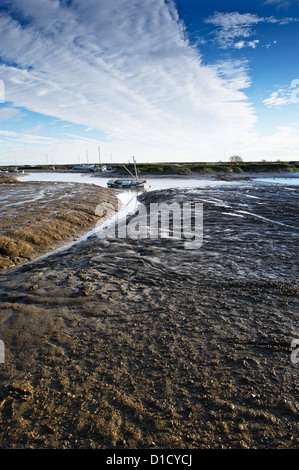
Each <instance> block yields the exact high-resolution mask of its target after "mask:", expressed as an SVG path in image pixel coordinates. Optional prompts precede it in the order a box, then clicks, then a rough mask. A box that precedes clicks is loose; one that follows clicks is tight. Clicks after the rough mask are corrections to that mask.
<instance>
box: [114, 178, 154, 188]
mask: <svg viewBox="0 0 299 470" xmlns="http://www.w3.org/2000/svg"><path fill="white" fill-rule="evenodd" d="M144 184H145V181H132V180H119V179H116V180H109V181H108V183H107V186H108V188H118V189H134V188H144Z"/></svg>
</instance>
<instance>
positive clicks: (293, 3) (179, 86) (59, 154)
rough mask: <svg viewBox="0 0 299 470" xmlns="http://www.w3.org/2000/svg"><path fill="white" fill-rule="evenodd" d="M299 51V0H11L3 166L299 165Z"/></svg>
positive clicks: (4, 37) (5, 45) (2, 39)
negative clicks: (237, 161) (234, 161)
mask: <svg viewBox="0 0 299 470" xmlns="http://www.w3.org/2000/svg"><path fill="white" fill-rule="evenodd" d="M298 50H299V0H252V1H250V2H249V1H245V0H238V1H236V0H234V1H224V0H217V1H216V0H215V1H213V0H211V1H209V2H206V1H200V0H143V1H142V2H140V0H109V2H108V1H107V0H60V1H59V0H26V2H24V1H23V0H1V1H0V164H2V165H6V164H15V163H17V164H19V165H20V164H34V163H46V162H48V163H54V164H55V163H56V164H58V163H78V162H79V161H80V163H85V162H87V156H88V162H89V163H90V162H91V161H95V162H98V160H99V157H98V155H99V154H98V148H100V155H101V160H102V161H105V162H111V161H113V162H127V161H128V160H130V158H131V157H132V155H134V156H135V158H136V159H137V161H140V162H147V161H149V162H155V161H219V160H222V161H224V160H227V159H228V158H229V157H230V156H231V155H236V154H237V155H241V156H242V158H243V159H244V160H245V161H260V160H263V159H264V160H271V161H276V160H278V159H280V160H294V159H296V160H298V159H299V158H298V151H299V132H298V131H299V113H298V110H299V70H298V69H299V65H298V64H299V62H298ZM297 92H298V94H297Z"/></svg>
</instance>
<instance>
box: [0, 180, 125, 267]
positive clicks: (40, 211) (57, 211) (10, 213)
mask: <svg viewBox="0 0 299 470" xmlns="http://www.w3.org/2000/svg"><path fill="white" fill-rule="evenodd" d="M3 181H4V183H6V184H1V185H0V209H1V228H0V271H2V270H5V269H8V268H12V267H13V266H16V265H18V264H22V263H24V262H26V261H29V260H32V259H34V258H36V257H37V256H39V255H42V254H45V253H47V252H48V251H51V250H54V249H56V248H58V247H59V246H61V245H63V244H65V243H66V242H68V241H71V240H73V239H74V237H78V236H80V235H81V234H82V233H84V231H87V230H88V228H89V227H91V226H92V225H93V224H96V223H97V222H98V221H99V219H100V218H105V216H109V211H107V207H106V206H107V204H108V203H109V204H114V205H115V206H116V204H117V198H116V197H115V196H114V195H113V193H112V192H111V191H109V190H106V189H104V188H99V187H98V186H95V185H87V184H86V185H81V184H76V183H37V182H36V183H33V182H31V183H28V182H26V183H24V182H22V181H21V180H17V181H15V179H14V178H12V177H6V179H4V180H3ZM8 183H9V184H8ZM98 205H99V207H102V209H103V210H102V211H101V210H99V212H98V213H96V208H97V207H98ZM104 206H105V207H106V208H105V207H104Z"/></svg>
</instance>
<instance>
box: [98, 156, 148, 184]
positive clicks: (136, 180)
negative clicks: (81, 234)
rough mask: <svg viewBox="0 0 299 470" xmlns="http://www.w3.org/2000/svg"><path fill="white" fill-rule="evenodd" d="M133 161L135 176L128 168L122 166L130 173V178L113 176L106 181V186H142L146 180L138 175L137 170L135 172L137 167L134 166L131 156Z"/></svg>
mask: <svg viewBox="0 0 299 470" xmlns="http://www.w3.org/2000/svg"><path fill="white" fill-rule="evenodd" d="M133 162H134V168H135V176H134V175H132V173H131V172H130V170H128V168H126V167H125V165H123V166H124V168H125V169H126V170H127V171H128V172H129V173H130V175H131V176H132V178H113V179H111V180H109V181H108V182H107V186H108V188H120V189H122V188H124V189H125V188H126V189H127V188H129V189H130V188H144V185H145V183H146V180H144V179H141V178H139V177H138V172H137V167H136V162H135V158H134V157H133Z"/></svg>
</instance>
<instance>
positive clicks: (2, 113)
mask: <svg viewBox="0 0 299 470" xmlns="http://www.w3.org/2000/svg"><path fill="white" fill-rule="evenodd" d="M19 114H20V110H19V109H15V108H3V109H0V121H7V120H8V119H12V118H15V117H16V116H18V115H19Z"/></svg>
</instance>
